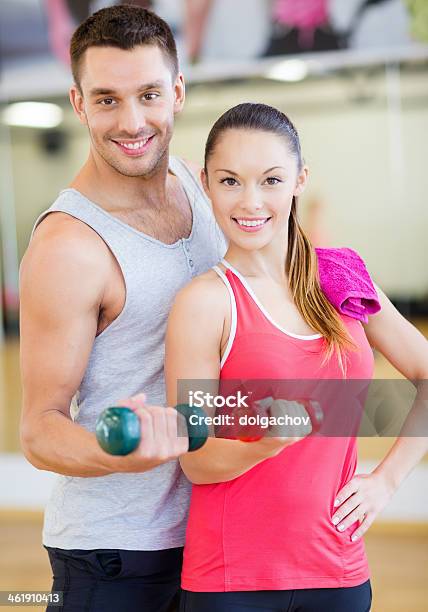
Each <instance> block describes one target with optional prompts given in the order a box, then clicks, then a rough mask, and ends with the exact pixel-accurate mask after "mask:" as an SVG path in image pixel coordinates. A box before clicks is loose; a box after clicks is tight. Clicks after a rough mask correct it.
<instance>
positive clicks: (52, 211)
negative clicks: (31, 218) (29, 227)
mask: <svg viewBox="0 0 428 612" xmlns="http://www.w3.org/2000/svg"><path fill="white" fill-rule="evenodd" d="M56 212H61V213H64V214H65V215H69V216H70V217H73V219H77V221H80V222H81V223H84V224H85V225H86V226H87V227H89V228H90V229H91V230H92V231H93V232H94V233H95V234H97V236H98V237H99V238H100V240H102V241H103V243H104V244H105V246H106V247H107V249H108V250H109V252H110V253H111V256H112V257H113V258H114V260H115V261H116V263H117V265H118V267H119V270H120V273H121V275H122V279H123V283H124V285H125V301H124V303H123V308H122V310H121V311H120V312H119V314H118V315H117V317H116V318H115V319H113V321H112V322H111V323H110V324H109V325H108V326H107V327H105V328H104V329H103V330H102V332H101V333H99V334H98V335H97V336H95V338H94V344H95V342H97V341H98V339H99V338H101V337H102V336H104V335H106V334H107V332H108V331H109V330H110V329H112V328H114V327H116V325H117V324H118V323H119V320H120V319H122V316H123V314H124V312H125V309H127V308H128V304H129V300H128V282H127V275H126V274H125V269H124V266H123V265H122V262H121V261H120V259H119V257H118V256H117V255H116V253H115V252H114V251H113V249H112V247H111V246H110V245H109V244H108V242H107V241H106V240H105V238H104V237H103V236H101V234H100V233H99V232H98V231H97V230H96V229H95V228H94V227H92V225H90V224H89V223H87V222H86V221H85V220H84V219H81V218H80V217H77V216H76V215H73V213H71V212H69V211H67V210H45V212H43V213H42V214H41V215H40V216H39V218H38V219H37V220H36V223H35V225H34V228H33V231H32V233H31V237H30V240H31V238H32V237H33V234H34V232H35V230H36V229H37V227H38V226H39V225H40V223H41V222H42V221H44V220H45V219H46V217H48V216H49V215H50V214H53V213H56Z"/></svg>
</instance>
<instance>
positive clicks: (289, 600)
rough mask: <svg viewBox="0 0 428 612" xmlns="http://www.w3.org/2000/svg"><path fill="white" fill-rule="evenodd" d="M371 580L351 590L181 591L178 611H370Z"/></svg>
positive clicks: (346, 588)
mask: <svg viewBox="0 0 428 612" xmlns="http://www.w3.org/2000/svg"><path fill="white" fill-rule="evenodd" d="M371 602H372V589H371V584H370V580H367V582H364V583H363V584H360V585H358V586H354V587H343V588H337V589H336V588H333V589H296V590H293V591H291V590H290V591H240V592H236V591H234V592H233V593H194V592H191V591H183V592H182V595H181V604H180V612H369V610H370V608H371Z"/></svg>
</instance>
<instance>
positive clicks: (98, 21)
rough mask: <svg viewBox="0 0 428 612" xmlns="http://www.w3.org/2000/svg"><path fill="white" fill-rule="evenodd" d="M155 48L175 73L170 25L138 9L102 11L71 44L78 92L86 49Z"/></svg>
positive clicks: (176, 62)
mask: <svg viewBox="0 0 428 612" xmlns="http://www.w3.org/2000/svg"><path fill="white" fill-rule="evenodd" d="M138 45H157V46H158V47H159V48H160V49H161V50H162V51H163V53H164V54H165V56H166V58H167V60H168V62H169V64H170V65H171V68H172V71H173V74H174V77H175V76H176V75H177V73H178V57H177V47H176V45H175V40H174V36H173V34H172V32H171V28H170V27H169V25H168V24H167V23H166V22H165V21H164V20H163V19H161V18H160V17H158V15H156V14H155V13H153V12H152V11H149V10H147V9H144V8H142V7H140V6H133V5H130V4H124V5H120V6H111V7H107V8H104V9H101V10H99V11H97V12H96V13H94V14H93V15H91V16H90V17H88V18H87V19H86V20H85V21H84V22H83V23H82V24H81V25H80V26H79V27H78V28H77V30H76V31H75V32H74V34H73V36H72V38H71V42H70V58H71V71H72V73H73V78H74V82H75V83H76V85H77V86H78V87H79V88H80V72H79V70H80V64H81V59H82V57H83V55H84V53H85V51H86V50H87V49H88V48H89V47H118V48H119V49H125V50H128V49H133V48H134V47H136V46H138Z"/></svg>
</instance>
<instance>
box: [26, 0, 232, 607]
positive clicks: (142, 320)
mask: <svg viewBox="0 0 428 612" xmlns="http://www.w3.org/2000/svg"><path fill="white" fill-rule="evenodd" d="M70 51H71V65H72V71H73V77H74V84H73V86H72V87H71V89H70V100H71V103H72V105H73V108H74V110H75V113H76V115H77V117H78V118H79V120H80V121H81V122H82V123H83V124H84V125H85V126H86V127H87V130H88V135H89V145H90V146H89V156H88V159H87V161H86V163H85V164H84V166H83V167H82V168H81V170H80V171H79V173H78V174H77V176H76V177H75V179H74V180H73V181H72V183H71V185H70V186H69V187H67V188H66V189H64V190H63V191H61V192H60V194H59V196H58V198H57V200H56V201H55V202H54V203H53V205H52V206H51V207H50V208H49V209H48V210H47V211H46V212H45V213H43V214H42V215H41V217H40V218H39V219H38V220H37V222H36V225H35V230H34V232H33V236H32V239H31V242H30V245H29V248H28V250H27V253H26V254H25V256H24V259H23V262H22V267H21V307H22V311H21V332H22V344H21V346H22V378H23V387H24V400H23V418H22V436H21V437H22V445H23V449H24V452H25V454H26V456H27V458H28V459H29V461H31V463H33V465H35V466H36V467H37V468H39V469H42V470H49V471H52V472H56V473H58V475H59V476H58V478H57V481H56V484H55V487H54V489H53V492H52V496H51V499H50V501H49V503H48V506H47V508H46V514H45V522H44V530H43V543H44V545H45V547H46V548H47V550H48V554H49V558H50V562H51V565H52V570H53V576H54V582H53V590H54V591H63V592H64V608H63V610H64V611H66V612H67V611H72V612H79V611H80V610H91V612H98V611H100V612H101V611H102V612H109V611H112V612H113V611H114V612H117V611H118V610H120V611H121V612H131V611H134V610H135V611H137V610H138V611H139V610H144V611H145V612H151V611H153V612H162V611H166V610H172V609H174V606H175V604H176V601H177V598H178V593H179V580H180V570H181V561H182V546H183V543H184V534H185V526H186V519H187V509H188V500H189V490H190V485H189V483H188V481H187V480H186V478H185V477H184V475H183V474H182V472H181V470H180V468H179V464H178V461H177V458H178V457H179V456H180V455H182V454H183V453H185V452H186V451H187V448H188V441H187V439H186V438H183V437H179V436H177V423H176V416H175V415H176V413H175V411H174V410H172V409H169V408H167V409H166V408H165V403H166V402H165V381H164V372H163V361H164V336H165V329H166V320H167V316H168V313H169V310H170V306H171V304H172V302H173V300H174V297H175V295H176V293H177V292H178V290H179V289H180V288H181V287H183V286H184V285H185V284H187V283H188V282H189V281H190V280H191V279H192V277H194V276H196V275H198V274H200V273H202V272H204V271H206V270H208V269H209V268H210V267H211V266H213V265H214V264H215V263H217V262H218V261H219V259H220V258H221V257H222V256H223V254H224V252H225V246H226V245H225V242H224V237H223V235H222V233H221V231H220V230H219V228H218V226H217V225H216V223H215V220H214V217H213V215H212V212H211V209H210V207H209V205H208V203H207V200H206V198H205V196H204V194H203V191H202V189H201V186H200V184H199V182H198V181H197V180H196V178H195V177H194V175H193V174H192V171H191V170H190V169H189V168H188V166H187V165H186V164H185V163H184V162H183V161H182V160H179V159H177V158H173V157H170V156H169V143H170V139H171V135H172V131H173V123H174V116H175V115H176V114H177V113H179V112H180V111H181V109H182V107H183V103H184V82H183V77H182V74H181V73H180V72H179V69H178V61H177V52H176V47H175V42H174V39H173V36H172V33H171V31H170V29H169V27H168V26H167V24H166V23H165V22H163V21H162V20H161V19H160V18H158V17H157V16H156V15H154V14H153V13H151V12H149V11H146V10H144V9H141V8H138V7H135V6H126V5H125V6H117V7H111V8H106V9H102V10H100V11H98V12H97V13H95V14H94V15H92V16H91V17H89V18H88V19H87V20H86V21H85V22H84V23H83V24H82V25H80V26H79V28H78V29H77V30H76V32H75V33H74V35H73V38H72V41H71V47H70ZM143 392H144V395H143ZM73 398H74V401H72V400H73ZM121 398H131V399H128V400H126V401H124V400H123V399H122V400H121ZM118 402H120V403H121V404H122V405H124V404H125V405H130V406H131V407H133V408H134V409H135V410H136V411H137V412H138V414H139V416H140V418H141V421H142V440H141V444H140V446H139V448H138V449H137V450H136V451H134V452H133V453H131V454H130V455H128V456H126V457H113V456H110V455H107V454H106V453H104V452H103V451H102V450H101V449H100V448H99V446H98V444H97V442H96V439H95V436H94V433H93V432H94V429H95V422H96V419H97V417H98V415H99V414H100V412H101V411H102V410H103V409H105V408H106V407H107V406H109V405H114V404H117V403H118ZM70 404H71V405H72V407H73V408H72V409H70ZM119 405H120V404H119ZM52 609H54V608H52Z"/></svg>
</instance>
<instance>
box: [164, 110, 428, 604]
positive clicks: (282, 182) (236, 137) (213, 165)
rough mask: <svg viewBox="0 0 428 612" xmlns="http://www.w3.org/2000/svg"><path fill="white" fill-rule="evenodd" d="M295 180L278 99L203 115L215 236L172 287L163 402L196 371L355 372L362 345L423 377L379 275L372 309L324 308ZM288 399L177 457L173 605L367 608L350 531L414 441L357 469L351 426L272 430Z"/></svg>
mask: <svg viewBox="0 0 428 612" xmlns="http://www.w3.org/2000/svg"><path fill="white" fill-rule="evenodd" d="M261 151H262V152H263V154H262V155H261V154H260V152H261ZM307 180H308V169H307V167H306V166H305V164H304V163H303V159H302V154H301V150H300V142H299V137H298V135H297V132H296V129H295V127H294V126H293V124H292V123H291V121H290V120H289V119H288V117H286V116H285V115H284V114H283V113H282V112H280V111H279V110H277V109H275V108H272V107H269V106H266V105H263V104H248V103H246V104H240V105H238V106H236V107H234V108H232V109H230V110H229V111H227V112H226V113H225V114H224V115H222V116H221V117H220V118H219V119H218V121H217V122H216V123H215V124H214V126H213V128H212V129H211V132H210V134H209V136H208V140H207V144H206V149H205V166H204V169H203V171H202V181H203V185H204V188H205V191H206V193H207V195H208V196H209V198H210V199H211V202H212V206H213V211H214V214H215V217H216V220H217V223H218V224H219V225H220V227H221V229H222V230H223V233H224V234H225V236H226V237H227V238H228V239H229V246H228V250H227V252H226V255H225V256H224V258H223V259H222V260H221V262H219V264H218V265H217V266H214V267H213V269H212V270H210V271H208V272H206V273H204V274H202V275H200V276H198V277H196V278H195V279H193V280H192V281H191V282H190V283H189V284H188V285H187V286H186V287H184V288H183V289H182V290H181V291H180V292H179V293H178V295H177V297H176V299H175V302H174V305H173V308H172V310H171V313H170V317H169V321H168V329H167V338H166V357H165V376H166V382H167V389H168V403H169V404H170V405H172V404H174V403H175V402H176V400H177V386H178V384H177V383H178V382H179V381H186V382H188V381H192V380H193V381H200V380H204V381H211V383H212V385H213V386H217V387H218V388H220V389H221V390H224V389H225V388H227V382H228V381H231V383H235V385H236V381H240V382H241V383H242V384H244V382H245V384H246V385H251V382H250V381H252V380H257V381H260V380H261V381H269V383H272V382H273V383H275V382H278V383H284V382H286V381H300V385H299V389H305V388H306V387H305V384H304V383H305V380H307V381H314V380H315V381H321V379H323V380H325V382H328V381H329V380H330V379H331V381H332V382H333V381H335V380H337V379H346V380H347V379H349V380H350V379H356V380H360V381H363V382H365V383H367V384H369V381H370V380H371V378H372V376H373V366H374V358H373V352H372V348H371V345H372V346H375V347H376V348H377V349H378V350H379V351H381V352H383V353H384V355H385V356H387V358H388V359H389V360H390V361H391V363H392V364H393V365H395V367H397V369H399V370H400V371H401V372H402V373H403V374H404V375H405V376H406V377H408V378H409V379H410V380H414V379H416V380H420V379H422V380H423V379H425V378H426V377H427V376H428V347H427V343H426V341H425V339H424V338H423V336H422V335H421V334H420V333H419V332H418V331H417V330H416V329H415V328H414V327H413V326H411V325H410V323H408V322H407V321H406V320H405V319H404V318H403V317H402V316H401V315H400V314H399V313H398V311H397V310H396V309H395V308H394V307H393V306H392V304H391V302H390V301H389V300H388V299H387V298H386V296H385V295H384V294H383V292H382V291H381V290H380V289H379V288H377V292H378V296H379V302H380V305H381V306H382V309H381V310H380V305H379V303H378V304H377V306H376V308H374V309H373V310H372V311H369V309H368V307H364V306H363V310H364V320H365V321H366V325H365V327H363V325H362V323H361V319H360V317H359V316H358V313H355V312H354V313H353V312H352V311H351V312H349V313H347V314H345V313H344V312H343V310H342V309H341V308H340V307H339V306H338V307H337V309H336V308H335V307H334V306H333V301H334V300H333V296H332V295H331V288H332V287H333V290H334V289H335V288H336V289H338V287H339V284H340V278H339V277H338V276H337V275H335V274H334V273H333V269H332V268H330V273H331V274H330V278H329V285H330V294H329V292H327V290H326V289H325V291H324V290H322V289H321V286H320V278H319V274H318V272H319V269H321V261H322V258H321V254H320V252H319V250H318V251H315V250H314V249H313V247H312V245H311V243H310V241H309V240H308V238H307V237H306V235H305V233H304V231H303V230H302V228H301V227H300V224H299V220H298V216H297V200H298V197H299V196H300V194H301V193H302V192H303V190H304V188H305V186H306V183H307ZM322 251H323V254H325V252H330V255H333V252H335V253H336V255H338V256H340V254H342V258H343V260H345V255H346V256H349V257H350V259H349V260H348V267H347V269H346V276H351V277H352V275H353V274H354V273H356V272H357V270H358V269H364V270H365V274H366V280H367V282H368V284H369V285H371V286H372V285H373V284H372V281H371V279H370V276H369V274H368V272H367V271H366V269H365V266H364V262H363V261H362V260H361V258H360V257H359V256H358V254H357V253H355V252H354V251H352V250H351V249H322ZM318 264H319V266H318ZM324 272H325V270H324ZM327 273H328V270H327ZM373 291H374V294H375V295H374V297H375V298H376V302H377V297H378V296H377V294H376V292H375V290H374V289H373ZM333 292H334V291H333ZM352 295H353V296H354V297H355V294H352ZM330 300H331V301H330ZM403 346H406V347H407V348H408V350H407V352H406V360H405V362H404V361H403V359H402V351H403ZM226 381H227V382H226ZM262 384H263V382H262ZM333 387H334V385H333ZM179 388H180V389H181V387H179ZM336 389H337V387H336ZM422 392H423V388H422ZM268 395H272V393H268ZM303 395H304V394H303ZM274 397H275V396H274ZM418 397H419V395H418ZM276 398H277V399H281V396H276ZM293 400H295V402H296V403H298V404H299V405H300V406H303V407H305V402H304V400H299V399H298V398H295V397H294V396H289V395H287V396H286V398H284V399H282V403H281V402H273V403H272V405H271V406H270V408H269V410H270V415H268V416H271V417H272V416H274V417H275V419H274V421H273V424H271V421H269V428H268V429H267V430H266V432H267V433H266V435H265V436H264V437H262V438H260V437H259V436H258V437H257V439H256V438H254V437H253V438H252V442H251V444H248V443H246V442H244V441H242V440H243V439H244V438H243V437H242V436H241V432H240V431H239V429H238V431H237V433H236V435H235V436H233V437H232V438H230V437H228V438H229V439H222V438H221V437H218V438H213V437H212V438H209V439H208V440H207V442H206V444H205V446H204V447H203V448H201V449H199V450H198V451H196V452H195V453H192V455H191V456H190V454H186V455H184V456H182V457H180V463H181V465H182V468H183V471H184V472H185V474H186V476H187V477H188V478H189V480H191V482H193V484H194V486H193V490H192V498H191V505H190V513H189V521H188V527H187V534H186V545H185V552H184V564H183V573H182V586H183V588H184V603H183V607H182V609H183V612H198V611H199V610H201V609H204V610H205V611H206V612H210V611H214V610H228V612H235V611H236V612H238V611H239V610H242V609H244V608H247V607H248V608H251V607H254V608H257V609H258V610H263V611H264V610H271V609H289V610H292V609H293V610H297V609H299V610H304V611H305V612H314V611H316V612H321V611H325V612H342V611H343V610H344V609H352V610H353V611H354V612H368V611H369V610H370V606H371V599H372V597H371V582H370V569H369V566H368V561H367V557H366V552H365V547H364V542H363V540H362V538H361V536H362V535H363V534H364V533H365V531H366V530H367V529H368V528H369V527H370V525H371V523H372V522H373V521H374V519H375V517H376V516H377V514H379V512H380V511H381V510H382V509H383V508H384V507H385V506H386V505H387V503H388V502H389V500H390V498H391V496H392V494H393V492H394V491H395V490H396V488H397V487H398V485H399V483H401V481H402V479H403V478H404V477H405V475H406V474H407V473H408V471H409V470H410V469H411V466H414V465H416V463H417V462H418V461H419V460H420V459H421V458H422V457H423V455H424V453H425V452H426V450H427V442H426V440H424V439H419V441H418V442H416V440H415V439H413V440H406V439H402V440H401V441H399V442H397V443H396V445H395V447H394V448H393V449H392V451H391V452H390V453H389V455H388V456H387V457H386V458H385V459H384V460H383V461H382V462H381V463H380V464H379V465H378V466H377V467H376V469H374V470H373V472H372V473H370V474H361V475H358V476H356V475H355V470H356V464H357V445H356V438H355V435H353V434H351V435H349V434H347V433H345V434H342V433H339V435H337V434H336V435H332V436H331V435H329V432H324V433H322V432H321V431H320V432H317V430H316V429H315V428H314V429H313V430H311V429H310V431H309V433H308V431H302V432H299V433H298V434H297V435H296V433H293V431H292V430H290V431H289V432H284V430H282V431H278V429H277V428H276V426H275V423H277V422H278V421H279V418H280V417H281V416H282V415H281V413H280V412H278V411H279V410H280V405H281V408H283V407H284V405H285V409H286V410H288V411H289V410H290V404H291V403H293ZM180 401H183V397H181V396H180ZM256 403H257V402H254V404H256ZM321 404H322V401H321ZM324 404H325V401H324ZM345 404H346V405H345ZM334 405H337V409H338V410H340V414H341V415H342V414H346V419H348V418H349V417H350V416H351V415H350V412H351V410H350V407H349V406H348V404H347V403H346V402H344V401H343V397H341V395H340V393H337V392H335V391H334V390H333V392H332V393H331V397H329V400H328V406H325V405H321V409H322V410H324V409H325V408H327V412H328V413H329V414H331V413H330V412H329V410H330V409H333V406H334ZM227 414H230V412H228V413H227ZM231 414H233V413H231ZM346 419H344V420H345V421H346ZM357 430H358V426H357ZM318 434H321V435H318ZM255 551H257V554H255Z"/></svg>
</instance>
